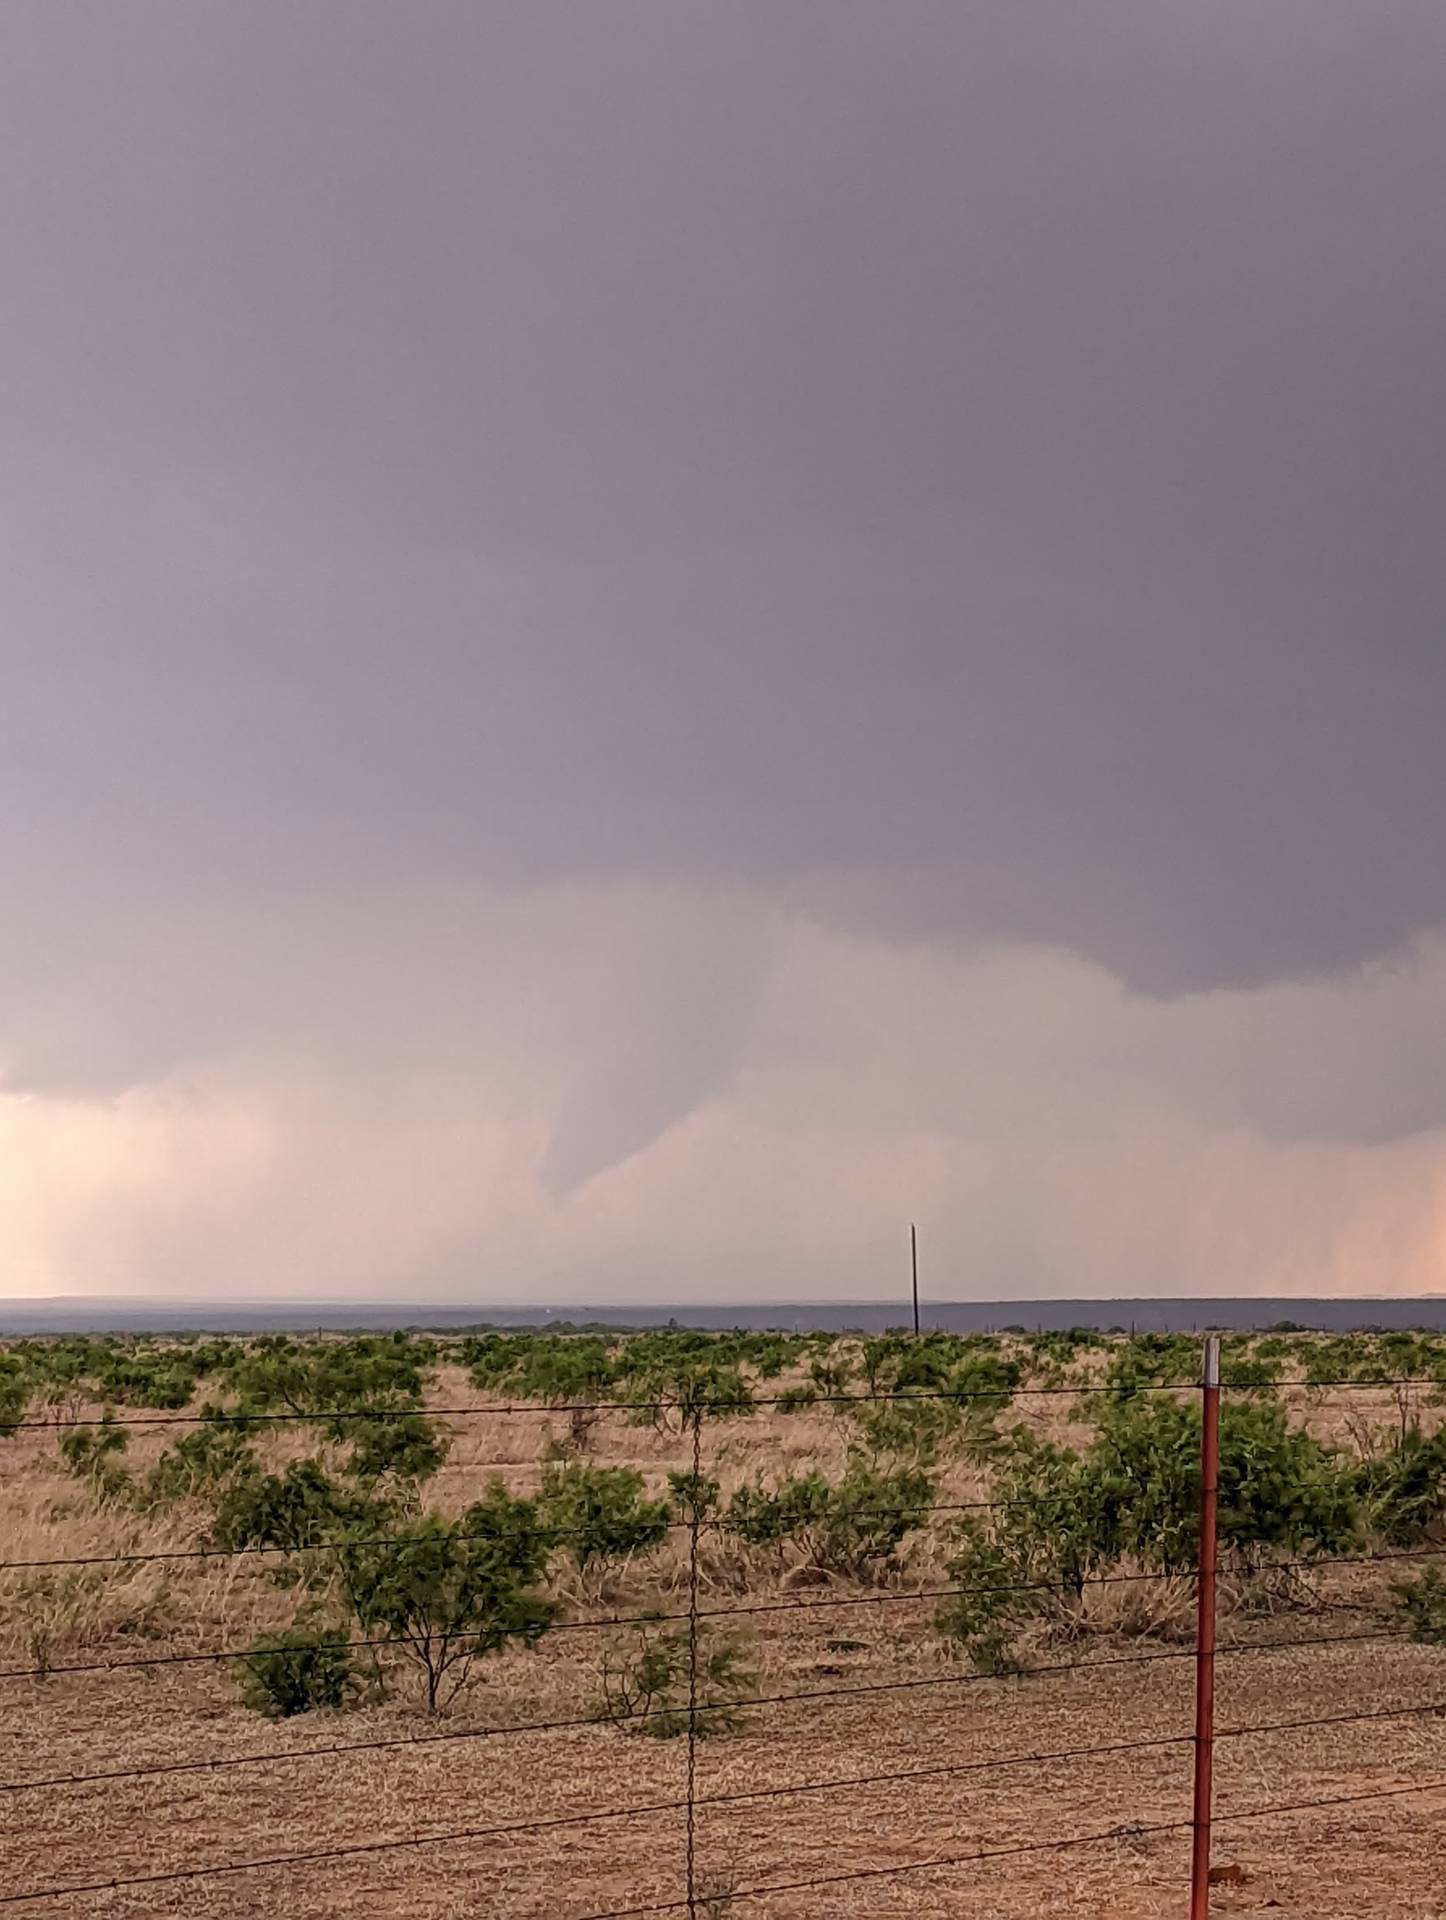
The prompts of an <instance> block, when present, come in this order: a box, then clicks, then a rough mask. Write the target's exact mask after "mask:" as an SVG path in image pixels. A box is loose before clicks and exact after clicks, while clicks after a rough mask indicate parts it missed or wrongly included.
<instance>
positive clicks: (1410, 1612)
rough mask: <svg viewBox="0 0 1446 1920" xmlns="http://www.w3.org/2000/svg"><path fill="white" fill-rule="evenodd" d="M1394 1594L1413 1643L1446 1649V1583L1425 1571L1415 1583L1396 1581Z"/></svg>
mask: <svg viewBox="0 0 1446 1920" xmlns="http://www.w3.org/2000/svg"><path fill="white" fill-rule="evenodd" d="M1394 1592H1395V1595H1396V1602H1397V1605H1398V1607H1399V1608H1400V1610H1401V1612H1402V1613H1403V1614H1404V1615H1405V1616H1406V1621H1407V1625H1408V1627H1409V1630H1410V1635H1411V1638H1412V1639H1413V1640H1419V1641H1422V1642H1424V1643H1425V1644H1426V1645H1428V1646H1435V1647H1440V1646H1446V1580H1443V1579H1442V1577H1441V1574H1440V1572H1439V1570H1438V1569H1437V1568H1435V1567H1429V1568H1428V1569H1427V1570H1426V1572H1425V1573H1423V1574H1421V1575H1420V1577H1419V1578H1418V1579H1415V1580H1400V1581H1397V1583H1396V1585H1395V1588H1394Z"/></svg>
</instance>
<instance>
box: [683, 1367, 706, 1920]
mask: <svg viewBox="0 0 1446 1920" xmlns="http://www.w3.org/2000/svg"><path fill="white" fill-rule="evenodd" d="M702 1478H703V1404H702V1402H701V1400H700V1401H698V1402H697V1403H696V1404H695V1405H694V1408H693V1486H692V1496H691V1499H690V1501H689V1508H688V1865H687V1875H688V1920H696V1915H697V1912H698V1891H697V1832H696V1829H697V1806H698V1790H697V1789H698V1525H699V1515H698V1489H699V1487H700V1486H701V1485H702Z"/></svg>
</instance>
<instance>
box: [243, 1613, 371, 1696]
mask: <svg viewBox="0 0 1446 1920" xmlns="http://www.w3.org/2000/svg"><path fill="white" fill-rule="evenodd" d="M357 1697H358V1680H357V1674H356V1670H355V1668H354V1667H353V1665H352V1656H351V1653H350V1651H349V1649H348V1647H347V1644H346V1635H345V1633H344V1632H343V1631H342V1629H341V1628H340V1627H322V1626H316V1625H308V1624H307V1623H306V1622H305V1621H302V1620H298V1621H297V1622H296V1623H295V1624H294V1625H293V1626H290V1627H288V1628H287V1629H286V1630H285V1632H283V1633H263V1634H261V1635H259V1636H258V1637H257V1638H256V1639H255V1640H253V1641H252V1643H251V1650H250V1652H249V1653H248V1654H247V1656H246V1660H245V1664H244V1666H243V1669H242V1684H241V1699H242V1703H243V1704H244V1705H245V1706H247V1707H249V1708H250V1709H251V1711H252V1712H253V1713H259V1714H262V1715H264V1716H265V1718H266V1719H268V1720H287V1719H290V1718H291V1716H292V1715H293V1714H298V1713H310V1712H311V1711H312V1710H313V1708H316V1707H331V1708H333V1709H341V1708H345V1707H349V1706H353V1705H355V1704H356V1702H357Z"/></svg>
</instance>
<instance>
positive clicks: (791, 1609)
mask: <svg viewBox="0 0 1446 1920" xmlns="http://www.w3.org/2000/svg"><path fill="white" fill-rule="evenodd" d="M462 1537H469V1536H462ZM480 1537H484V1538H485V1536H480ZM1443 1554H1446V1546H1441V1547H1423V1548H1420V1549H1413V1550H1410V1551H1403V1552H1399V1553H1390V1554H1345V1555H1339V1556H1323V1557H1319V1558H1315V1559H1309V1560H1281V1561H1273V1562H1267V1563H1265V1564H1264V1565H1263V1566H1257V1567H1243V1568H1237V1569H1234V1570H1233V1571H1236V1572H1239V1573H1245V1574H1251V1573H1254V1574H1260V1573H1290V1572H1299V1571H1301V1570H1314V1569H1319V1568H1323V1567H1365V1566H1371V1567H1382V1566H1391V1565H1397V1564H1403V1563H1406V1562H1416V1561H1421V1560H1432V1559H1439V1558H1441V1557H1442V1555H1443ZM1231 1571H1232V1569H1230V1568H1228V1567H1227V1568H1224V1569H1222V1572H1223V1573H1224V1574H1225V1576H1226V1577H1228V1576H1229V1574H1230V1573H1231ZM1193 1573H1194V1569H1193V1568H1191V1567H1188V1566H1187V1567H1179V1568H1173V1569H1168V1568H1167V1569H1154V1570H1151V1571H1148V1572H1136V1573H1097V1574H1085V1575H1083V1576H1082V1577H1081V1578H1079V1579H1078V1580H1020V1581H1003V1582H999V1583H997V1584H991V1585H959V1586H941V1587H916V1588H906V1589H903V1590H900V1591H898V1592H890V1593H853V1594H829V1595H828V1596H827V1597H826V1598H823V1599H815V1600H763V1601H757V1602H754V1601H749V1602H747V1603H745V1604H743V1605H733V1606H726V1607H699V1608H697V1609H696V1610H693V1609H683V1610H677V1611H674V1612H671V1613H669V1612H664V1611H662V1610H660V1609H657V1608H649V1609H645V1610H642V1611H639V1612H635V1613H600V1614H590V1615H588V1616H587V1617H586V1618H584V1619H581V1620H554V1621H551V1622H549V1623H548V1625H547V1626H546V1627H545V1628H544V1629H543V1630H542V1632H543V1636H545V1635H546V1634H553V1633H599V1632H604V1631H609V1630H614V1629H616V1628H619V1627H653V1626H669V1625H676V1624H678V1623H680V1622H683V1621H687V1620H692V1619H697V1620H734V1619H746V1618H749V1617H751V1616H754V1615H759V1614H785V1613H787V1614H800V1613H818V1612H826V1611H829V1612H832V1611H837V1610H838V1609H840V1608H847V1607H897V1606H907V1605H909V1604H910V1603H911V1602H917V1601H921V1600H950V1599H990V1598H1003V1597H1005V1596H1007V1595H1010V1594H1028V1593H1069V1594H1081V1595H1082V1594H1083V1593H1084V1592H1085V1591H1086V1590H1092V1589H1095V1588H1098V1587H1118V1586H1141V1585H1150V1584H1159V1583H1160V1582H1162V1581H1169V1580H1184V1579H1190V1578H1192V1577H1193ZM483 1637H484V1636H483V1635H482V1634H481V1633H480V1632H479V1631H478V1630H476V1629H471V1630H466V1629H464V1630H460V1631H456V1632H445V1631H444V1632H440V1633H434V1634H414V1633H404V1634H388V1635H378V1636H376V1637H375V1638H371V1639H366V1638H363V1639H358V1640H345V1641H334V1640H333V1641H313V1642H296V1643H288V1644H287V1645H286V1646H285V1647H282V1648H266V1647H260V1648H258V1647H255V1646H250V1647H218V1648H214V1649H210V1650H208V1651H204V1652H197V1653H158V1654H143V1655H142V1656H141V1657H140V1658H139V1659H136V1660H81V1661H72V1662H59V1661H56V1662H50V1663H47V1664H46V1665H43V1666H30V1667H0V1680H48V1679H51V1678H53V1677H55V1676H57V1675H61V1674H77V1673H105V1674H119V1673H128V1672H131V1671H135V1670H142V1669H148V1668H153V1667H169V1666H200V1665H204V1664H206V1663H208V1662H215V1661H229V1660H242V1661H244V1660H255V1659H260V1658H262V1657H276V1658H285V1657H286V1656H287V1655H289V1654H299V1653H322V1652H336V1653H347V1652H350V1653H361V1652H368V1651H370V1650H372V1649H378V1650H380V1649H383V1648H386V1647H408V1646H428V1647H443V1646H448V1645H465V1643H466V1642H468V1641H473V1640H480V1639H482V1638H483ZM539 1637H542V1636H539Z"/></svg>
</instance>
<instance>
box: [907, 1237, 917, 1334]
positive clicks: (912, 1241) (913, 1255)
mask: <svg viewBox="0 0 1446 1920" xmlns="http://www.w3.org/2000/svg"><path fill="white" fill-rule="evenodd" d="M909 1264H910V1266H911V1267H912V1269H913V1274H914V1332H915V1333H916V1334H917V1333H918V1331H919V1229H918V1228H917V1227H913V1226H911V1227H910V1228H909Z"/></svg>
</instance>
